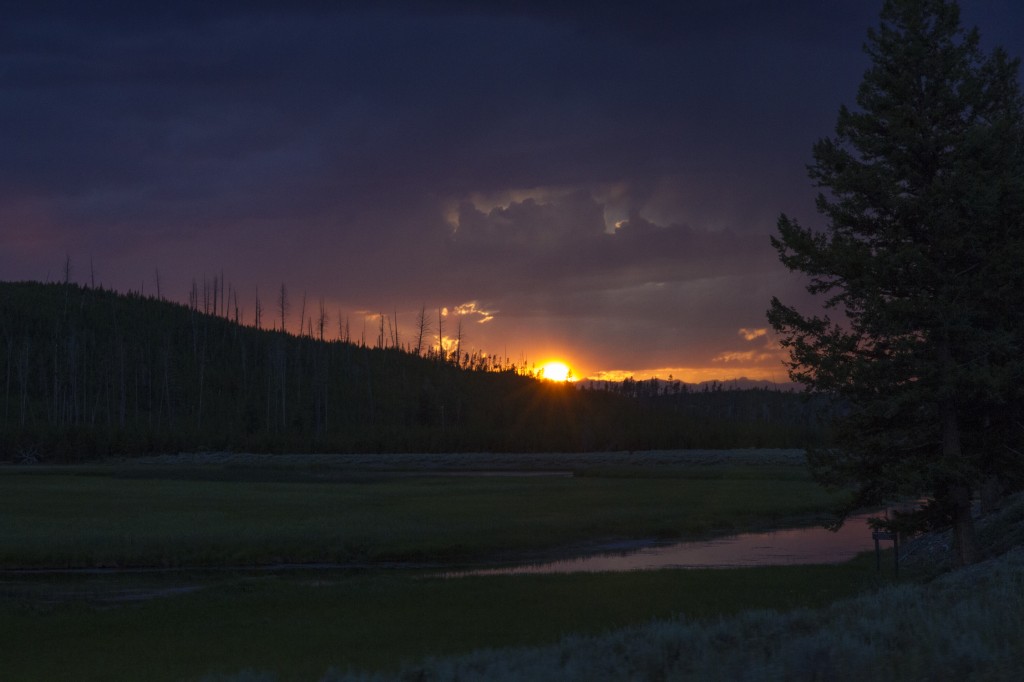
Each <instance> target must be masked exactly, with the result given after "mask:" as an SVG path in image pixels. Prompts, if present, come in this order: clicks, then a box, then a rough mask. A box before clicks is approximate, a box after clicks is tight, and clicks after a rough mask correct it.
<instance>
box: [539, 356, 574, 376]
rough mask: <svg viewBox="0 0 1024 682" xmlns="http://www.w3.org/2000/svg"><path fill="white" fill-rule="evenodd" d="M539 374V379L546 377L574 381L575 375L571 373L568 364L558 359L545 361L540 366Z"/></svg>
mask: <svg viewBox="0 0 1024 682" xmlns="http://www.w3.org/2000/svg"><path fill="white" fill-rule="evenodd" d="M539 376H540V378H541V379H547V380H548V381H576V377H574V376H573V375H572V370H571V369H569V365H567V364H565V363H564V362H560V361H558V360H551V361H550V362H545V363H544V364H543V365H542V366H541V368H540V372H539Z"/></svg>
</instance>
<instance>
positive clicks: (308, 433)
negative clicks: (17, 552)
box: [0, 282, 823, 460]
mask: <svg viewBox="0 0 1024 682" xmlns="http://www.w3.org/2000/svg"><path fill="white" fill-rule="evenodd" d="M215 290H216V293H214V291H215ZM194 291H195V292H196V293H197V295H196V296H191V297H190V302H189V304H188V305H182V304H177V303H173V302H170V301H166V300H163V299H162V298H161V297H160V296H159V295H157V296H144V295H142V294H141V293H138V292H133V293H129V294H118V293H116V292H113V291H108V290H105V289H103V288H101V287H100V288H97V287H92V286H80V285H78V284H75V283H72V282H66V283H54V284H42V283H35V282H19V283H11V282H0V344H2V345H0V381H2V382H3V384H2V391H3V393H2V396H0V398H2V400H0V458H3V459H6V460H14V459H26V458H27V459H31V458H42V459H53V460H81V459H89V458H93V457H99V456H104V455H107V454H115V453H123V454H132V453H150V452H176V451H183V450H186V451H187V450H204V449H213V450H241V451H253V452H283V451H293V452H294V451H302V452H356V451H358V452H384V451H389V452H394V451H453V452H455V451H469V450H485V451H587V450H621V449H655V448H674V447H744V446H751V447H797V446H802V445H803V444H804V443H805V442H806V441H807V440H808V439H813V438H820V437H821V434H822V432H823V430H822V427H821V424H820V422H816V421H813V420H811V421H808V420H807V419H804V418H803V417H800V418H799V419H798V418H791V417H792V416H793V415H794V414H797V413H798V412H800V410H802V409H803V408H799V409H797V408H794V409H791V410H789V412H787V411H786V410H780V409H777V408H775V407H763V408H757V409H753V410H750V409H746V408H744V409H739V408H738V407H737V408H736V409H733V410H732V411H730V409H729V408H725V407H714V408H712V407H710V403H709V407H708V408H707V409H705V410H703V411H701V410H696V411H694V410H689V411H687V410H680V409H679V406H678V405H669V404H664V405H662V404H655V403H652V402H650V401H643V400H638V399H636V398H632V397H629V396H625V395H619V394H614V393H610V392H605V391H582V390H577V389H576V388H575V387H573V386H572V385H571V384H560V383H554V382H549V381H540V380H537V379H535V378H533V377H530V376H528V375H525V374H524V373H523V371H522V368H521V367H517V366H516V365H514V364H512V363H509V362H507V360H502V359H500V358H496V357H487V356H482V355H480V354H476V353H470V352H467V351H463V352H461V353H459V352H457V350H456V349H455V348H452V349H451V350H446V349H445V348H444V347H443V346H441V347H440V348H439V349H437V350H434V351H431V352H427V351H425V350H424V349H422V348H416V347H415V346H412V347H410V346H409V345H406V344H402V343H401V342H400V341H401V340H400V339H399V338H397V332H394V331H392V332H391V334H392V335H391V337H390V338H391V340H392V341H391V343H387V342H384V343H379V344H377V345H372V346H371V345H367V344H366V343H365V342H363V341H362V340H360V341H358V342H353V341H351V340H338V339H334V340H328V339H327V338H326V334H324V335H323V336H322V335H321V334H320V329H319V324H318V323H314V325H313V328H312V332H310V329H309V325H306V329H305V330H304V332H303V333H302V334H292V333H288V332H285V331H281V329H280V328H278V329H260V328H258V327H257V326H255V325H251V326H247V325H243V324H240V323H239V322H237V321H236V319H237V318H236V316H235V315H234V313H233V310H232V308H233V306H232V305H231V304H230V303H229V301H231V300H232V298H231V297H229V295H228V289H221V287H220V285H219V284H218V285H217V286H216V288H214V287H213V286H208V287H206V291H205V293H204V290H203V289H200V288H198V287H197V288H196V289H195V290H194ZM215 301H216V303H215ZM378 331H379V330H378ZM385 333H386V332H385ZM725 393H735V397H734V398H733V400H732V402H733V403H735V405H736V406H738V405H739V404H740V403H742V402H744V401H746V400H749V398H747V397H743V398H741V397H740V396H741V394H742V393H743V392H725ZM766 395H767V394H766ZM787 399H788V400H790V401H791V402H792V404H793V405H797V404H798V403H800V401H801V398H800V397H799V396H797V395H795V394H793V395H790V396H789V397H788V398H781V401H782V402H785V401H786V400H787ZM772 400H774V401H779V400H780V398H779V397H778V396H776V397H774V398H772ZM726 402H728V401H726ZM766 410H767V411H766ZM755 413H756V414H755ZM790 413H792V414H790ZM801 414H803V413H801ZM787 415H789V416H787ZM804 416H806V415H804Z"/></svg>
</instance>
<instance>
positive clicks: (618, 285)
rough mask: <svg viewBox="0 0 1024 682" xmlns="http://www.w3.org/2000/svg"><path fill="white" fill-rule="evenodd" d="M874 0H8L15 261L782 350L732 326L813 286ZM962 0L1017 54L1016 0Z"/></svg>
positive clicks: (9, 243) (636, 350)
mask: <svg viewBox="0 0 1024 682" xmlns="http://www.w3.org/2000/svg"><path fill="white" fill-rule="evenodd" d="M880 4H881V3H880V2H862V1H861V0H839V1H837V2H829V3H821V2H812V1H811V0H801V1H798V2H754V1H753V0H729V1H727V2H716V3H706V2H701V3H697V2H693V3H690V2H672V3H670V2H640V3H635V2H634V3H613V4H608V3H602V4H599V5H592V4H589V3H588V4H583V3H579V4H573V3H541V2H516V3H501V2H499V3H486V4H483V5H482V6H481V4H479V3H470V2H462V1H455V0H450V1H447V2H437V3H418V2H411V1H410V2H399V1H396V2H384V3H377V2H374V3H370V2H362V3H360V2H354V3H329V2H305V3H278V2H257V3H241V2H238V3H236V2H225V3H199V2H191V1H186V2H182V3H171V4H168V5H167V6H166V7H163V8H160V9H153V8H152V7H149V6H145V5H140V4H138V3H127V2H99V3H72V2H59V1H56V2H48V1H46V0H43V1H41V2H35V3H22V4H21V6H18V7H14V8H10V10H9V11H8V10H5V18H4V21H3V22H0V101H2V106H0V149H2V150H3V152H2V154H0V240H2V243H3V248H2V250H0V278H3V279H8V280H9V279H46V278H47V277H50V278H55V277H56V273H57V272H58V271H60V269H61V265H62V263H63V262H64V259H65V257H69V258H70V259H71V261H72V264H73V268H74V270H73V271H74V278H75V279H77V280H78V281H80V282H87V281H90V280H91V279H95V280H97V283H99V282H102V283H103V284H104V285H105V286H108V287H114V288H118V289H121V290H125V289H128V288H131V289H135V290H138V289H141V288H145V289H146V290H147V292H150V291H152V290H153V288H154V287H155V277H156V272H157V271H159V272H160V277H161V279H162V284H163V292H164V295H165V296H171V297H172V298H175V299H177V300H182V301H184V300H186V299H187V292H188V289H189V287H190V285H191V282H192V280H193V279H196V278H199V279H201V278H203V277H204V276H213V275H217V276H219V274H220V273H222V272H223V273H224V276H225V278H226V279H227V280H228V281H229V282H231V284H232V286H233V288H234V289H235V290H236V291H238V292H239V297H240V303H241V305H242V307H243V310H244V309H246V308H248V310H250V311H251V310H252V309H253V307H254V296H255V291H256V288H257V287H259V289H260V290H261V291H264V292H266V291H273V290H275V289H276V288H278V287H279V286H280V284H281V283H282V282H285V283H287V285H288V288H289V290H290V291H293V292H305V293H306V295H307V296H309V297H311V298H312V299H313V300H317V299H321V298H323V299H324V300H325V301H327V303H328V309H329V310H332V311H334V313H333V314H335V315H345V316H351V317H352V318H353V319H357V318H358V317H359V316H360V315H362V314H366V313H373V312H376V311H392V312H393V313H397V314H398V316H399V322H400V324H405V325H407V326H408V327H410V328H411V327H412V325H413V324H414V319H415V315H416V314H417V313H418V311H419V310H420V309H421V308H422V307H424V306H426V307H428V308H431V309H434V308H440V309H445V308H447V309H448V310H449V315H453V316H457V315H458V314H459V313H460V312H461V313H462V314H463V318H464V322H465V323H467V324H466V327H467V329H468V330H469V331H468V332H467V342H468V344H469V345H472V346H475V347H479V348H482V349H486V350H491V351H497V350H498V349H500V351H501V352H508V353H509V354H510V355H517V354H520V353H521V354H523V355H529V356H530V357H533V358H536V359H538V360H539V359H541V357H540V356H542V355H556V354H557V355H563V356H565V357H567V358H568V359H569V360H570V361H571V362H575V363H577V364H578V368H579V371H578V373H583V374H588V373H591V374H596V373H598V372H600V371H611V370H622V371H627V372H636V373H637V374H638V375H643V374H644V372H650V371H652V370H655V369H659V370H660V369H664V368H672V367H674V368H691V369H700V368H703V369H704V370H707V371H713V370H715V371H720V372H721V374H722V376H727V375H728V376H733V375H737V374H739V373H743V372H748V373H751V372H753V373H758V372H759V373H761V375H765V376H766V375H767V374H768V373H769V370H768V369H766V368H768V367H769V366H770V367H771V371H773V372H778V373H779V375H780V376H781V370H780V369H779V366H778V361H777V353H776V355H775V356H769V354H770V353H771V352H776V351H777V349H775V350H773V347H772V346H771V343H772V340H771V336H770V334H763V335H762V334H758V335H756V336H754V338H750V339H748V338H746V337H745V336H744V335H743V333H741V330H747V331H749V330H756V329H760V328H763V327H764V310H765V308H766V307H767V303H768V300H769V298H770V296H771V295H773V294H778V295H780V296H783V297H788V298H789V299H793V300H800V297H801V296H802V294H801V283H800V281H799V280H798V279H797V278H794V277H792V276H791V275H789V274H788V273H786V272H784V271H783V270H782V268H781V266H780V265H779V264H778V262H777V260H776V258H775V254H774V253H773V251H772V249H771V247H770V245H769V242H768V235H769V234H771V233H772V231H773V229H774V224H775V221H776V219H777V216H778V214H779V213H780V212H781V211H786V212H787V213H791V214H794V215H797V216H800V217H801V219H802V220H804V221H805V222H808V223H813V221H814V220H815V216H814V210H813V198H814V189H813V188H812V187H810V185H809V183H808V181H807V179H806V175H805V170H804V167H805V165H806V163H807V162H808V161H809V158H810V146H811V144H812V143H813V142H814V141H815V140H816V139H817V138H819V137H822V136H825V135H828V134H829V133H830V132H831V129H832V125H833V123H834V117H835V112H836V110H837V109H838V107H839V105H840V104H841V103H852V102H853V97H854V94H855V91H856V86H857V83H858V81H859V78H860V75H861V73H862V72H863V70H864V68H865V67H866V64H867V60H866V57H865V56H864V55H863V53H862V52H861V44H862V43H863V40H864V35H865V31H866V29H867V27H868V26H870V25H872V24H874V23H875V22H876V19H875V17H876V15H877V12H878V9H879V7H880ZM963 4H964V19H965V23H968V24H979V26H980V29H981V31H982V34H983V36H984V38H985V42H986V45H993V44H1003V45H1004V46H1006V47H1007V48H1008V49H1009V50H1010V52H1011V53H1013V54H1020V52H1021V49H1020V42H1021V39H1020V36H1021V35H1024V25H1022V16H1024V11H1022V10H1021V8H1020V7H1019V6H1018V5H1017V4H1016V3H1013V2H1008V1H1007V2H1001V3H999V2H980V1H978V2H965V3H963ZM250 317H251V315H250ZM480 323H482V324H480ZM298 324H299V321H298V320H297V319H296V320H294V321H293V327H295V328H297V327H298ZM766 344H767V345H766ZM765 349H767V350H765Z"/></svg>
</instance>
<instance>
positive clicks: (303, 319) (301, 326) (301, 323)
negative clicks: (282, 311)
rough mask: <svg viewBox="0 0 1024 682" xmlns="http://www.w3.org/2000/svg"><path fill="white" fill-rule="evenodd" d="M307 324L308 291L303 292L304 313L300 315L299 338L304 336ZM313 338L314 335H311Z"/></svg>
mask: <svg viewBox="0 0 1024 682" xmlns="http://www.w3.org/2000/svg"><path fill="white" fill-rule="evenodd" d="M305 324H306V290H305V289H303V290H302V312H301V313H299V336H302V333H303V332H302V329H303V327H304V325H305ZM310 336H312V334H310Z"/></svg>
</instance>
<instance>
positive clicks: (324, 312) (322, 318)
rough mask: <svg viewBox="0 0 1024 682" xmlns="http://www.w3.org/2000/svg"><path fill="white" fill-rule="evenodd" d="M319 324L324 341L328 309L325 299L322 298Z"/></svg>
mask: <svg viewBox="0 0 1024 682" xmlns="http://www.w3.org/2000/svg"><path fill="white" fill-rule="evenodd" d="M317 324H318V326H319V328H320V340H321V341H323V340H324V327H326V326H327V309H326V308H324V298H323V296H321V297H320V317H319V318H317Z"/></svg>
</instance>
